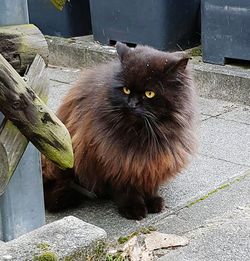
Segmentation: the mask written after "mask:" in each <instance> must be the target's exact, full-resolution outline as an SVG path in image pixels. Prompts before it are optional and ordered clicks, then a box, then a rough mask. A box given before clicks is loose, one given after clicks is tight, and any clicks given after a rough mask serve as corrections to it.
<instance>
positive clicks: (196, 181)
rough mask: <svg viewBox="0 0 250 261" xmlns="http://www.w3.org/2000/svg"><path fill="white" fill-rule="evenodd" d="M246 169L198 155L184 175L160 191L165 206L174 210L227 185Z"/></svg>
mask: <svg viewBox="0 0 250 261" xmlns="http://www.w3.org/2000/svg"><path fill="white" fill-rule="evenodd" d="M245 169H246V167H244V166H240V165H238V164H233V163H230V162H226V161H224V160H219V159H214V158H209V157H205V156H202V155H199V156H198V157H197V158H196V160H194V161H193V162H192V164H191V166H190V168H188V169H187V170H186V171H185V172H184V173H182V174H180V175H179V176H177V177H176V178H175V179H174V180H173V181H172V182H171V183H169V184H168V185H166V186H165V187H163V188H162V189H161V192H162V194H163V195H164V198H165V199H166V204H167V206H168V207H170V208H172V209H174V208H177V207H180V206H185V205H188V204H189V202H191V201H193V200H195V199H196V198H199V197H201V196H202V195H206V194H207V193H208V192H209V191H211V190H213V189H215V188H217V187H219V186H220V185H221V184H224V183H227V182H228V181H229V180H231V179H232V178H234V177H236V176H237V175H239V174H240V173H241V172H242V171H244V170H245Z"/></svg>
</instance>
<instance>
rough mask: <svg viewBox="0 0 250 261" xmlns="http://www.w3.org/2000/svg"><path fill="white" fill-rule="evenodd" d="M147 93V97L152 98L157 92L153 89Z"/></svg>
mask: <svg viewBox="0 0 250 261" xmlns="http://www.w3.org/2000/svg"><path fill="white" fill-rule="evenodd" d="M145 95H146V97H147V98H149V99H151V98H153V97H155V92H153V91H146V92H145Z"/></svg>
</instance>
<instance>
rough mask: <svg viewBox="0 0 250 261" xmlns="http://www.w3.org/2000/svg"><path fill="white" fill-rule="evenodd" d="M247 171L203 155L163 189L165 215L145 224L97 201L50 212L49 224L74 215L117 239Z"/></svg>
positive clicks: (108, 203)
mask: <svg viewBox="0 0 250 261" xmlns="http://www.w3.org/2000/svg"><path fill="white" fill-rule="evenodd" d="M244 169H245V168H244V167H241V166H239V165H236V164H232V163H228V162H224V161H220V160H217V159H210V158H206V157H203V156H199V158H198V159H197V160H196V161H195V162H194V163H193V164H192V166H191V168H190V169H189V170H187V171H186V173H183V174H181V175H180V176H178V177H177V178H176V179H175V180H173V181H172V182H171V183H170V184H168V185H166V186H164V187H162V188H161V194H162V196H163V197H164V198H165V200H166V209H165V210H164V212H162V213H161V214H151V215H149V216H148V217H147V218H146V219H144V220H142V221H132V220H127V219H125V218H123V217H121V216H120V215H119V214H118V213H117V209H116V207H115V206H114V204H113V203H112V202H110V201H104V200H96V201H86V202H84V203H83V204H82V206H81V207H79V208H77V209H74V210H68V211H65V212H61V213H59V214H56V215H55V214H51V213H47V215H46V216H47V222H52V221H54V220H57V219H60V218H62V217H64V216H67V215H73V216H75V217H78V218H79V219H82V220H83V221H85V222H89V223H91V224H93V225H96V226H99V227H101V228H103V229H104V230H105V231H107V234H108V237H109V238H110V239H114V238H117V237H119V236H122V235H126V234H128V233H130V232H131V231H135V230H136V229H138V228H139V227H143V226H148V225H150V224H151V223H152V222H155V220H159V219H161V218H162V217H163V216H164V217H165V216H168V215H170V214H171V213H173V211H174V209H177V208H178V207H179V208H180V207H183V206H186V205H188V204H189V203H190V202H193V201H194V200H196V199H197V198H199V197H202V196H203V195H205V194H207V193H208V192H209V191H211V190H213V189H214V188H217V187H219V186H220V185H221V184H224V183H227V182H228V181H229V180H231V179H233V178H234V177H235V176H237V175H239V174H240V173H241V172H242V171H243V170H244Z"/></svg>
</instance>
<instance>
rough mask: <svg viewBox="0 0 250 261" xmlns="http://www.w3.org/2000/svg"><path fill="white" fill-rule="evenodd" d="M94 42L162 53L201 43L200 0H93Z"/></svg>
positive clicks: (91, 7)
mask: <svg viewBox="0 0 250 261" xmlns="http://www.w3.org/2000/svg"><path fill="white" fill-rule="evenodd" d="M90 10H91V20H92V30H93V35H94V39H95V40H96V41H99V42H100V43H102V44H107V45H109V44H112V43H115V42H116V41H121V42H124V43H127V44H132V45H133V44H146V45H150V46H153V47H155V48H158V49H162V50H180V48H182V49H185V48H189V47H193V46H195V45H197V44H198V43H199V42H200V30H199V29H200V28H199V12H200V0H130V1H121V0H109V1H105V0H90Z"/></svg>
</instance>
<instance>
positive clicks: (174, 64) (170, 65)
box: [164, 55, 190, 73]
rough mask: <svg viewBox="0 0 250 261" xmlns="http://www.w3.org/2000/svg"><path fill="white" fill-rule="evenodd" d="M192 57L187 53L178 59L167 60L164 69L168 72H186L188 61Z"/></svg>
mask: <svg viewBox="0 0 250 261" xmlns="http://www.w3.org/2000/svg"><path fill="white" fill-rule="evenodd" d="M189 59H190V57H188V56H187V55H182V57H179V58H178V59H177V60H174V61H169V62H168V61H166V63H165V68H164V71H165V72H166V73H170V72H174V71H179V72H184V71H185V69H186V67H187V64H188V61H189Z"/></svg>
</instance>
